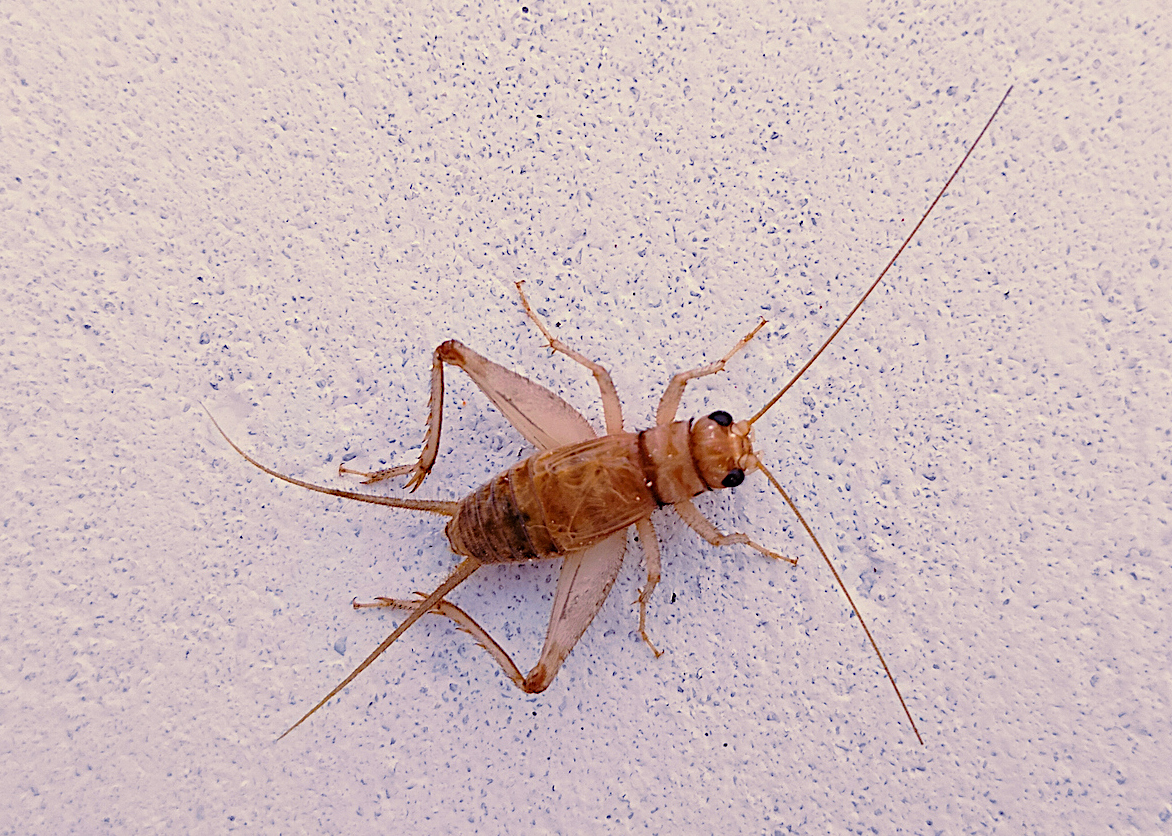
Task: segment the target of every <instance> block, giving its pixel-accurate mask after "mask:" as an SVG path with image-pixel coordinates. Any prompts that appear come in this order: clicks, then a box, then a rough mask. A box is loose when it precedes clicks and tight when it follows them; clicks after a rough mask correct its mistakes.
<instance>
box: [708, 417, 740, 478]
mask: <svg viewBox="0 0 1172 836" xmlns="http://www.w3.org/2000/svg"><path fill="white" fill-rule="evenodd" d="M721 414H722V415H727V414H728V413H727V412H725V413H721ZM712 420H713V421H715V420H716V419H715V418H713V419H712ZM743 481H745V471H743V470H741V469H740V468H739V467H734V468H733V469H732V470H730V471H729V472H728V475H727V476H725V477H724V479H723V480H721V482H720V484H722V485H724V486H725V487H726V488H735V487H736V486H737V485H739V484H740V483H741V482H743Z"/></svg>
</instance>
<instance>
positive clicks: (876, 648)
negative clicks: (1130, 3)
mask: <svg viewBox="0 0 1172 836" xmlns="http://www.w3.org/2000/svg"><path fill="white" fill-rule="evenodd" d="M1012 91H1013V87H1012V86H1011V87H1010V88H1009V89H1008V90H1006V91H1005V95H1004V96H1002V97H1001V101H1000V102H998V103H997V107H996V108H995V109H994V110H993V115H992V116H990V117H989V121H988V122H986V123H985V127H983V128H981V132H980V133H979V134H977V138H976V139H974V140H973V143H972V145H970V146H969V148H968V150H967V151H965V154H964V157H962V158H961V161H960V163H959V164H958V165H957V166H956V168H955V169H954V170H953V172H952V176H951V177H949V178H948V180H947V182H945V184H944V186H943V187H942V188H941V189H940V192H939V194H937V195H936V199H935V200H933V201H932V203H931V205H929V206H928V208H927V210H926V211H925V212H924V214H923V215H922V216H921V217H920V221H919V223H917V224H916V225H915V228H914V229H912V231H911V234H909V235H908V237H907V238H905V239H904V241H903V243H902V244H900V245H899V249H898V250H896V251H895V255H893V256H892V257H891V260H890V261H889V262H887V266H886V267H884V268H883V271H882V272H881V273H880V274H879V277H878V278H877V279H875V281H874V282H872V283H871V286H870V287H869V288H867V292H866V293H864V294H863V295H862V297H861V298H860V299H859V301H858V302H856V303H855V306H854V307H853V308H851V309H850V313H848V314H847V315H846V316H845V317H844V318H843V320H842V322H840V323H838V327H837V328H835V329H834V331H833V332H832V333H831V334H830V336H829V337H827V338H826V342H824V343H822V346H821V347H820V348H819V349H818V350H817V351H815V352H814V356H813V357H811V358H810V359H809V360H807V361H806V364H805V365H804V366H802V367H801V368H800V369H798V373H797V374H795V375H794V376H793V377H792V378H791V379H790V382H789V383H787V384H786V385H785V386H784V387H783V388H782V390H781V391H780V392H778V393H777V394H776V395H774V396H773V398H772V400H770V401H769V403H767V404H765V406H763V407H762V408H761V410H760V411H759V412H758V413H757V414H756V415H754V416H753V417H752V418H750V419H749V424H750V425H752V424H753V423H755V422H756V420H757V419H758V418H760V417H761V416H762V415H764V414H765V413H766V412H768V411H769V409H770V407H772V406H773V405H774V404H775V403H777V402H778V401H779V400H781V396H782V395H784V394H785V393H786V392H788V391H789V390H790V387H791V386H793V385H794V384H795V383H797V382H798V379H799V378H801V376H802V375H803V374H805V373H806V370H807V369H809V368H810V366H812V365H814V361H815V360H817V359H818V358H819V357H820V356H821V354H822V352H823V351H825V350H826V347H827V346H828V345H830V343H831V342H833V341H834V338H835V337H837V336H838V332H839V331H841V330H842V329H843V328H845V327H846V324H847V323H848V322H850V319H851V317H852V316H854V315H855V312H856V311H857V310H858V309H859V308H861V307H862V306H863V303H864V302H866V301H867V297H868V296H870V295H871V291H873V290H874V289H875V288H877V287H878V286H879V282H881V281H883V277H884V276H886V275H887V271H888V270H890V269H891V266H892V265H893V264H895V260H896V259H897V258H899V255H900V253H902V252H903V251H904V249H905V248H906V247H907V245H908V244H909V243H911V240H912V238H914V237H915V235H916V233H917V232H919V230H920V227H921V226H923V225H924V221H926V220H928V215H930V214H931V213H932V210H933V209H935V208H936V204H937V203H939V202H940V198H942V197H944V193H945V192H946V191H948V187H949V186H951V185H952V181H953V180H955V179H956V175H957V174H959V173H960V170H961V168H963V167H964V164H965V162H966V161H967V160H968V158H969V155H970V154H972V153H973V149H974V148H976V147H977V143H978V142H980V141H981V137H983V136H984V135H985V131H987V130H989V126H990V125H992V124H993V120H994V119H995V118H996V117H997V113H998V112H999V111H1000V110H1001V105H1003V104H1005V100H1006V99H1008V98H1009V94H1010V92H1012ZM758 467H759V468H760V470H761V472H762V473H764V474H765V478H767V479H768V480H769V481H770V482H771V483H772V484H773V487H774V488H775V489H776V490H777V492H778V493H780V494H781V495H782V497H783V498H784V499H785V501H786V504H787V505H789V507H790V510H791V511H793V512H794V515H795V516H796V517H797V518H798V521H799V522H800V523H801V524H802V527H803V528H804V529H806V533H807V534H809V535H810V539H811V540H813V541H814V545H815V546H816V547H817V549H818V553H819V554H821V555H822V559H823V560H825V561H826V565H827V566H829V567H830V572H831V574H833V575H834V580H835V582H837V583H838V588H839V589H841V590H842V594H843V595H845V596H846V600H847V603H849V604H850V605H851V609H852V610H854V613H855V615H856V616H858V619H859V625H860V626H861V627H862V628H863V632H864V633H866V634H867V641H869V642H870V643H871V648H872V649H873V650H874V651H875V655H876V656H878V657H879V664H880V665H882V666H883V672H884V673H885V674H887V680H888V681H889V682H890V683H891V687H892V688H894V689H895V696H896V697H898V698H899V704H900V706H902V707H903V713H904V714H905V715H906V716H907V719H908V722H909V723H911V726H912V731H913V732H915V733H916V740H918V741H920V745H921V746H923V745H924V738H923V737H921V736H920V730H919V728H917V727H916V721H915V720H914V719H913V718H912V713H911V711H910V710H909V709H908V707H907V703H906V702H905V701H904V698H903V694H902V693H900V690H899V686H898V685H896V684H895V677H894V676H893V675H892V673H891V669H890V668H889V667H887V660H886V659H884V658H883V652H882V651H881V650H879V644H878V642H876V641H875V637H874V636H872V635H871V630H870V628H869V627H867V622H866V621H865V620H864V619H863V614H862V613H861V612H859V608H858V607H857V606H855V602H854V599H853V598H851V594H850V592H849V590H847V588H846V584H845V583H843V581H842V576H840V575H839V574H838V569H836V568H835V567H834V563H833V562H832V561H831V560H830V557H829V555H827V554H826V550H825V549H824V548H822V544H821V543H819V542H818V538H817V537H816V536H815V535H814V530H813V529H812V528H810V524H809V523H807V522H806V518H805V517H803V516H802V512H801V511H799V510H798V506H797V505H795V504H794V501H793V500H792V499H790V497H789V494H787V493H786V492H785V489H784V488H783V487H782V486H781V483H779V482H778V481H777V479H775V478H774V477H773V474H772V473H770V472H769V471H768V470H767V469H766V468H765V467H764V466H763V465H761V464H760V462H758Z"/></svg>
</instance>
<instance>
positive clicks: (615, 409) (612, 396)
mask: <svg viewBox="0 0 1172 836" xmlns="http://www.w3.org/2000/svg"><path fill="white" fill-rule="evenodd" d="M514 284H516V285H517V294H518V295H519V296H520V297H521V305H522V306H523V307H524V308H525V313H527V314H529V318H530V319H532V320H533V323H534V324H535V325H536V326H537V330H539V331H540V332H541V335H542V336H543V337H545V339H546V342H548V343H549V347H550V348H551V349H553V350H554V351H558V352H561V353H562V354H564V355H566V356H567V357H569V358H570V359H571V360H573V361H574V362H576V363H579V364H581V365H583V366H585V367H586V368H587V369H589V370H590V372H591V374H593V375H594V379H595V381H597V382H598V391H599V394H600V395H602V414H603V416H604V417H605V419H606V432H607V434H608V435H615V434H616V433H621V432H622V431H623V404H622V401H620V400H619V393H618V390H617V389H615V388H614V382H613V381H612V380H611V379H610V372H608V371H607V370H606V369H604V368H603V367H602V366H600V365H599V364H598V363H595V362H594V361H593V360H591V359H589V358H588V357H584V356H582V355H581V354H579V353H578V352H576V351H574V349H572V348H570V347H569V346H568V345H566V344H565V343H564V342H562V341H561V340H559V339H558V338H557V337H555V336H554V335H553V334H551V333H549V331H548V330H547V329H546V327H545V323H544V322H542V321H541V319H540V318H539V317H538V316H537V314H536V313H535V312H534V310H533V308H532V307H530V305H529V300H528V299H526V298H525V291H524V290H522V289H521V285H523V284H525V283H524V282H514Z"/></svg>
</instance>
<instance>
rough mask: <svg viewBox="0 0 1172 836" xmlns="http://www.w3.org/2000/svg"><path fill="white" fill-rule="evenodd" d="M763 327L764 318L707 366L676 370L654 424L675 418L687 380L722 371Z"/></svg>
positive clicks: (668, 422)
mask: <svg viewBox="0 0 1172 836" xmlns="http://www.w3.org/2000/svg"><path fill="white" fill-rule="evenodd" d="M764 327H765V320H764V319H763V320H761V321H760V322H758V323H757V327H756V328H754V329H753V330H752V331H750V332H749V333H748V334H746V335H745V336H743V337H741V340H740V342H738V343H737V344H736V345H734V346H733V347H732V351H730V352H729V353H728V354H726V355H724V356H723V357H721V358H720V359H719V360H717V361H716V362H715V363H709V364H708V365H707V366H701V367H700V368H698V369H691V370H690V371H686V372H677V373H676V374H675V375H673V376H672V379H671V382H670V383H668V384H667V390H666V391H665V392H664V393H663V397H662V398H660V399H659V409H658V410H657V411H656V413H655V423H656V425H657V426H660V427H662V426H663V425H665V424H670V423H671V422H672V421H674V420H675V419H676V410H677V409H679V406H680V398H682V397H683V396H684V387H685V386H687V385H688V381H689V380H695V379H696V378H698V377H706V376H707V375H710V374H716V373H717V372H719V371H724V364H725V363H727V362H728V361H729V360H730V359H732V356H733V355H734V354H736V353H737V352H738V351H740V350H741V349H742V348H744V347H745V346H746V345H748V343H749V340H751V339H753V337H755V336H757V332H758V331H760V330H761V329H762V328H764Z"/></svg>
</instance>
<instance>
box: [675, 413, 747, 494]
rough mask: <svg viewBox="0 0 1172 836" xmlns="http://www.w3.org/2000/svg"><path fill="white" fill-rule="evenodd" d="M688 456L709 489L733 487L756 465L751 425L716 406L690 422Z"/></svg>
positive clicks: (743, 479)
mask: <svg viewBox="0 0 1172 836" xmlns="http://www.w3.org/2000/svg"><path fill="white" fill-rule="evenodd" d="M691 433H692V457H693V460H694V461H695V462H696V468H697V469H698V470H699V471H700V477H701V478H702V479H703V480H704V482H705V484H707V485H708V487H710V488H712V489H713V490H717V489H719V488H735V487H736V486H737V485H739V484H741V482H743V481H745V474H746V473H751V472H752V471H754V470H756V469H757V468H759V467H760V464H759V463H758V461H757V457H756V456H755V455H753V439H752V427H751V426H750V425H749V422H748V421H733V419H732V416H731V415H729V414H728V413H727V412H725V411H723V410H717V411H716V412H713V413H711V414H709V415H706V416H705V417H703V418H697V419H696V420H695V421H693V422H692V430H691Z"/></svg>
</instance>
